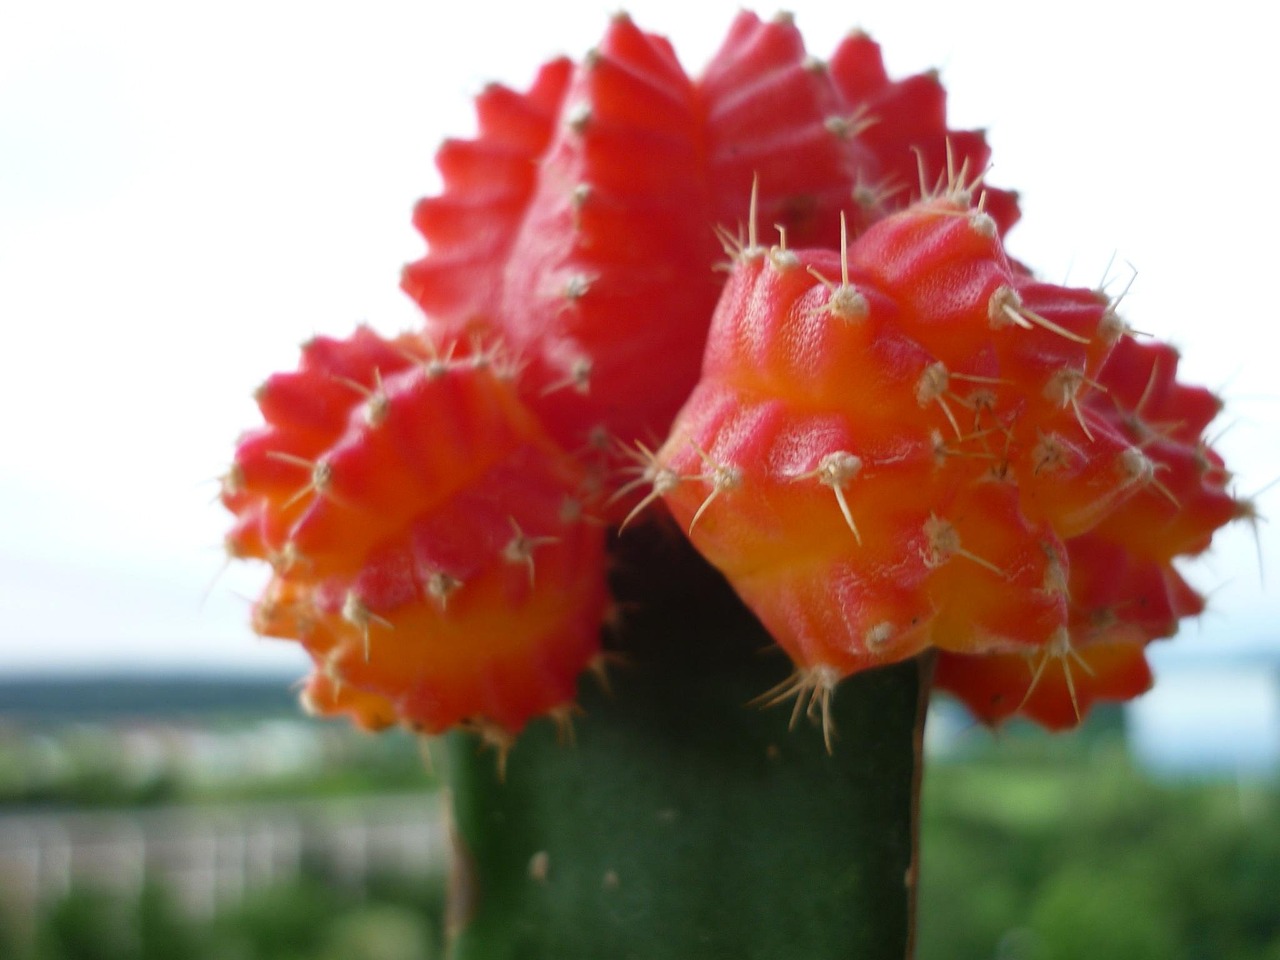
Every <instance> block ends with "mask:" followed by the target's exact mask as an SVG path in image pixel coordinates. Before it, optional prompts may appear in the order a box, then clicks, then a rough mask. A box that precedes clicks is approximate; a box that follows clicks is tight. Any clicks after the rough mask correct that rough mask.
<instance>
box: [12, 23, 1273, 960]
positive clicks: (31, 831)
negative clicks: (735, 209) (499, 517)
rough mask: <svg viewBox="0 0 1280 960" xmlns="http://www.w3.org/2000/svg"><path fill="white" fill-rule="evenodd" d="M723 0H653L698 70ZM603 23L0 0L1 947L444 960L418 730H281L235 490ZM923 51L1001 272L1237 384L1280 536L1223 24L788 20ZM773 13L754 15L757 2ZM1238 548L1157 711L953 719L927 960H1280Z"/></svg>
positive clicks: (1253, 193) (1268, 730)
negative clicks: (477, 127)
mask: <svg viewBox="0 0 1280 960" xmlns="http://www.w3.org/2000/svg"><path fill="white" fill-rule="evenodd" d="M737 8H738V3H737V2H736V0H724V2H722V0H705V2H703V3H701V4H699V5H698V6H697V7H696V8H691V7H690V6H689V4H687V3H677V2H675V0H636V2H635V3H633V4H631V5H630V7H629V10H630V12H631V13H632V15H633V16H634V18H635V19H636V20H637V22H639V24H640V25H641V26H642V27H645V28H646V29H650V30H654V31H657V32H662V33H666V34H668V35H670V36H671V38H672V40H673V41H674V43H675V45H676V48H677V50H678V52H679V53H680V55H681V57H682V60H683V61H684V63H685V65H686V68H687V69H689V70H690V71H691V72H696V71H697V69H698V67H699V65H700V64H701V63H703V62H704V61H705V60H706V59H707V58H708V57H709V56H710V55H711V53H712V52H713V51H714V50H715V49H716V47H717V46H718V44H719V42H720V39H721V37H722V36H723V32H724V30H725V29H726V27H727V24H728V22H729V20H730V18H731V17H732V15H733V14H734V13H735V12H736V10H737ZM613 9H614V5H613V4H612V3H606V2H604V0H581V2H562V3H558V4H557V5H556V6H555V9H554V11H552V10H550V9H548V7H547V5H539V4H517V3H499V2H483V0H477V2H473V3H469V4H461V5H453V4H450V5H443V4H440V3H438V2H435V0H370V2H368V3H364V4H361V5H360V7H359V10H358V12H357V10H356V8H355V6H354V5H339V4H317V3H310V4H306V3H301V2H293V0H259V2H252V3H251V2H248V0H228V2H224V3H221V4H218V5H217V6H216V7H208V6H204V5H196V4H191V3H174V2H160V0H118V2H116V3H112V4H109V5H102V4H96V3H89V2H58V0H42V2H37V0H9V2H7V3H5V4H3V5H0V324H2V325H3V327H2V329H3V335H4V338H3V347H0V403H2V404H3V409H4V410H5V411H6V414H7V416H6V418H5V423H4V440H3V442H0V957H4V958H8V957H14V958H20V960H25V958H40V960H53V958H77V960H79V958H98V957H102V958H117V957H118V958H133V957H149V958H150V957H156V958H158V957H184V958H187V957H190V958H197V960H199V958H206V957H207V958H245V960H248V958H259V957H261V958H277V957H281V958H283V957H293V958H316V957H321V958H330V957H332V958H354V960H359V958H362V957H370V958H386V960H394V958H399V957H406V958H408V957H430V956H433V955H434V951H435V945H436V944H437V943H438V941H439V938H440V935H441V934H440V912H439V911H440V898H441V893H440V891H441V889H442V883H443V881H442V876H443V870H444V843H443V839H442V833H441V829H442V828H441V824H440V819H439V815H438V806H437V799H436V794H435V791H434V781H433V779H432V776H431V774H430V773H429V772H426V770H425V769H424V766H423V763H422V759H421V755H420V747H419V745H418V744H417V743H416V742H415V741H414V740H413V739H412V738H410V737H407V736H403V735H399V734H393V735H384V736H381V737H377V738H369V737H363V736H359V735H357V734H355V733H353V732H351V731H349V730H348V729H346V728H345V727H343V726H341V725H334V724H322V723H318V722H314V721H310V720H306V719H304V718H302V717H301V716H300V715H299V712H298V710H297V708H296V706H295V704H294V699H293V693H292V691H291V689H290V686H291V684H292V682H293V681H294V680H296V679H297V678H298V677H300V676H301V675H302V673H303V672H304V670H305V663H304V658H303V656H302V655H301V653H300V652H299V651H298V650H296V649H294V648H292V647H291V646H289V645H287V644H281V643H277V642H273V641H263V640H260V639H257V638H255V637H254V636H253V635H252V633H251V631H250V630H249V629H248V626H247V620H248V612H249V603H250V602H251V599H252V598H253V597H254V596H255V595H256V593H257V592H258V590H260V589H261V587H262V585H263V583H264V582H265V573H264V571H263V570H260V569H255V568H253V567H251V566H248V565H238V566H236V567H231V568H227V569H224V562H223V556H222V548H221V543H222V536H223V532H224V529H225V526H226V521H227V518H226V516H225V515H224V513H223V511H222V510H221V508H220V507H219V506H218V505H217V504H216V502H215V498H216V493H217V478H218V477H219V476H220V474H221V473H222V472H223V470H224V469H225V467H226V464H227V463H228V462H229V459H230V455H231V450H232V446H233V444H234V441H235V438H236V436H237V434H238V433H239V432H240V430H242V429H244V428H246V427H248V426H252V425H254V424H256V423H257V422H258V418H257V413H256V410H255V408H254V406H253V404H252V401H251V399H250V392H251V390H252V389H253V387H254V386H255V385H256V384H257V383H258V382H259V381H261V380H262V379H263V378H264V377H265V376H266V374H268V373H269V372H271V371H273V370H277V369H284V368H290V367H292V366H293V365H294V364H295V362H296V350H297V344H299V343H300V342H301V341H303V340H304V339H306V338H307V337H309V336H311V335H313V334H316V333H328V334H336V335H343V334H345V333H346V332H348V331H349V330H350V329H351V327H352V326H353V325H354V324H355V323H356V322H359V321H367V322H369V323H371V324H372V325H373V326H374V327H376V328H377V329H379V330H381V331H383V332H388V333H390V332H395V331H397V330H399V329H401V328H404V327H407V326H411V325H413V324H415V323H416V317H415V316H414V312H413V309H412V308H411V307H410V305H409V303H408V301H407V300H406V299H405V298H403V297H402V296H401V295H400V293H399V291H398V288H397V278H398V271H399V267H400V265H401V264H402V263H404V262H406V261H408V260H410V259H413V258H416V257H417V256H419V255H420V252H421V244H420V241H419V239H418V238H417V237H416V235H415V234H414V233H413V231H412V230H411V228H410V226H409V211H410V209H411V207H412V204H413V202H414V201H415V200H416V199H417V198H418V197H420V196H422V195H425V194H429V193H431V192H433V191H434V190H435V189H436V188H437V186H438V180H437V177H436V174H435V171H434V168H433V166H432V155H433V153H434V151H435V148H436V146H437V144H438V143H439V141H440V140H441V139H442V138H443V137H445V136H465V135H467V134H468V133H469V132H471V131H472V130H473V121H472V118H471V114H470V106H469V100H470V97H471V96H472V95H473V94H474V93H475V92H477V91H478V90H479V89H480V87H481V86H482V85H483V84H484V83H485V82H487V81H489V80H494V79H497V80H500V81H503V82H506V83H508V84H511V85H514V86H522V85H524V84H526V83H527V82H528V80H529V79H530V78H531V77H532V74H533V71H534V69H535V68H536V66H537V64H539V63H540V62H542V61H543V60H545V59H547V58H548V57H550V56H553V55H555V54H558V53H569V54H572V55H574V56H580V55H581V54H582V53H583V52H584V51H585V50H586V49H587V48H589V47H590V46H591V44H592V43H593V42H594V41H595V40H596V39H598V37H599V36H600V34H601V33H602V31H603V29H604V26H605V23H606V18H607V15H608V14H609V13H610V12H612V10H613ZM791 9H792V10H793V11H794V12H795V14H796V17H797V22H798V24H799V26H800V28H801V29H802V31H803V32H804V33H805V35H806V37H807V39H808V42H809V47H810V50H811V51H812V52H814V53H815V54H817V55H819V56H822V55H825V54H826V53H828V52H829V51H830V50H831V49H832V48H833V47H834V45H835V43H836V41H837V39H838V37H839V36H841V35H842V34H843V33H844V32H845V31H847V30H849V29H850V28H853V27H855V26H860V27H862V28H863V29H865V30H867V31H868V32H870V33H871V34H872V36H873V37H875V38H876V39H877V40H879V41H880V43H881V44H882V45H883V48H884V52H885V57H886V61H887V64H888V67H889V69H890V72H891V73H892V74H893V75H895V76H904V75H907V74H910V73H915V72H919V71H921V70H926V69H931V68H937V69H939V70H940V72H941V77H942V80H943V82H944V83H945V84H946V85H947V88H948V90H949V91H950V108H951V118H952V126H955V127H984V128H986V129H987V130H988V131H989V137H990V140H991V143H992V146H993V151H994V166H993V169H992V170H991V172H990V174H989V178H988V179H989V180H990V182H991V183H993V184H996V185H999V186H1003V187H1011V188H1015V189H1017V190H1019V191H1020V192H1021V196H1022V207H1023V212H1024V219H1023V221H1022V223H1021V224H1020V225H1019V226H1018V227H1016V228H1015V230H1014V231H1013V233H1012V234H1011V236H1010V241H1009V245H1010V249H1011V252H1012V253H1013V254H1014V255H1015V256H1017V257H1018V258H1019V259H1021V260H1023V261H1024V262H1026V263H1028V264H1030V265H1032V266H1033V267H1034V268H1035V269H1037V270H1038V271H1039V272H1040V273H1041V274H1042V275H1043V276H1045V277H1046V278H1048V279H1052V280H1055V281H1059V282H1063V281H1065V282H1071V283H1077V284H1080V285H1085V286H1095V285H1097V284H1098V283H1099V282H1101V281H1102V280H1103V278H1104V276H1108V275H1109V276H1110V278H1111V280H1112V284H1113V285H1112V289H1113V290H1118V289H1119V288H1120V287H1122V286H1123V285H1124V284H1126V283H1128V282H1129V280H1130V279H1133V285H1132V288H1131V291H1130V293H1129V295H1128V296H1127V297H1126V299H1125V316H1126V319H1127V320H1128V321H1129V322H1130V324H1131V325H1132V326H1134V327H1135V328H1137V329H1140V330H1144V331H1149V332H1151V333H1154V334H1156V335H1158V336H1159V337H1160V338H1161V339H1165V340H1171V341H1173V342H1174V343H1176V344H1177V345H1178V346H1180V347H1181V348H1182V350H1183V365H1182V368H1181V375H1182V377H1183V379H1186V380H1189V381H1192V382H1198V383H1204V384H1207V385H1209V386H1211V387H1213V388H1215V389H1217V390H1219V391H1220V392H1221V393H1222V394H1223V395H1224V397H1225V399H1226V401H1227V412H1226V414H1225V415H1224V416H1223V418H1222V420H1221V431H1222V432H1221V434H1220V437H1219V439H1217V441H1216V444H1217V447H1218V449H1219V450H1220V451H1221V452H1222V453H1223V454H1224V456H1225V457H1226V460H1227V462H1228V464H1229V465H1230V466H1231V467H1232V469H1233V470H1234V471H1235V472H1236V474H1237V490H1238V493H1240V494H1241V495H1245V496H1256V497H1257V504H1258V510H1259V512H1260V514H1261V515H1262V516H1264V517H1265V516H1266V515H1267V514H1269V513H1270V514H1275V513H1277V512H1280V489H1276V488H1272V487H1269V486H1268V485H1269V484H1271V483H1273V482H1274V481H1275V480H1276V479H1277V478H1280V388H1278V387H1277V385H1276V384H1277V380H1276V375H1275V370H1274V369H1273V367H1272V364H1274V363H1275V362H1276V360H1275V357H1276V356H1277V349H1276V348H1277V347H1278V346H1280V337H1278V336H1277V333H1276V330H1277V326H1278V323H1277V320H1278V319H1280V318H1278V317H1277V313H1278V312H1280V308H1277V306H1276V304H1277V302H1278V301H1277V298H1276V296H1275V293H1274V290H1273V289H1272V288H1271V286H1270V284H1271V282H1272V281H1273V280H1274V278H1275V271H1274V266H1273V264H1274V261H1275V258H1276V255H1277V254H1278V253H1280V249H1278V248H1277V241H1276V231H1275V227H1274V225H1275V224H1276V223H1278V222H1280V199H1277V194H1276V193H1273V192H1272V191H1273V189H1274V188H1273V187H1272V185H1271V184H1270V183H1269V178H1268V175H1267V172H1268V170H1269V164H1270V161H1271V159H1272V158H1274V157H1275V156H1276V155H1277V152H1278V148H1280V142H1278V141H1280V135H1278V132H1280V124H1278V122H1277V119H1276V117H1275V115H1274V111H1271V110H1270V109H1269V108H1268V106H1267V105H1268V104H1270V103H1272V102H1273V101H1274V100H1275V98H1276V95H1277V94H1280V81H1277V80H1276V78H1275V75H1274V72H1273V69H1272V66H1271V60H1272V56H1273V54H1272V50H1271V48H1270V40H1269V36H1270V35H1269V33H1268V31H1267V30H1266V29H1264V28H1263V24H1261V23H1260V22H1258V17H1259V16H1260V15H1259V14H1257V13H1252V12H1250V11H1249V9H1248V8H1246V6H1245V4H1244V3H1243V2H1234V0H1227V2H1222V3H1218V4H1215V5H1213V7H1212V8H1206V9H1202V10H1198V11H1196V13H1195V15H1194V16H1189V15H1188V16H1180V17H1173V16H1162V17H1161V16H1154V15H1153V14H1152V13H1151V8H1150V7H1149V6H1148V5H1145V4H1138V3H1136V2H1135V3H1126V2H1111V3H1102V2H1096V0H1085V2H1081V3H1076V4H1073V5H1071V6H1070V7H1069V8H1067V7H1063V8H1060V9H1057V8H1055V11H1054V12H1052V13H1051V12H1049V11H1048V10H1047V9H1046V8H1044V7H1041V6H1039V5H1032V4H1019V3H1012V2H1009V3H989V4H985V5H978V6H974V5H964V6H961V5H955V4H946V5H944V4H941V3H923V2H922V3H916V4H902V3H890V2H887V0H864V2H862V3H859V4H833V3H830V2H826V0H823V2H819V0H797V2H795V3H793V4H792V5H791ZM758 12H760V13H761V14H764V15H767V14H769V13H771V12H772V10H771V9H770V8H758ZM1278 546H1280V534H1277V532H1276V527H1275V525H1274V524H1271V525H1268V524H1266V523H1265V522H1263V523H1259V524H1257V525H1256V526H1255V527H1254V528H1251V527H1249V526H1248V525H1245V524H1238V525H1236V527H1235V528H1233V529H1230V530H1227V531H1225V532H1224V533H1223V534H1222V535H1220V536H1219V538H1218V539H1217V541H1215V546H1214V548H1213V550H1212V551H1211V553H1210V554H1209V555H1208V556H1206V557H1203V558H1199V559H1197V560H1196V561H1195V562H1194V563H1192V564H1189V565H1188V566H1187V568H1186V573H1187V576H1188V577H1189V578H1190V579H1191V581H1192V582H1193V583H1194V584H1195V585H1196V586H1198V587H1199V588H1200V589H1201V590H1202V591H1204V592H1206V593H1207V594H1208V595H1209V598H1210V612H1209V613H1208V614H1206V615H1205V616H1204V617H1203V618H1201V620H1200V621H1199V622H1197V623H1191V624H1189V625H1188V626H1187V627H1186V629H1184V631H1183V635H1182V636H1180V637H1179V638H1178V639H1177V640H1176V641H1175V642H1172V643H1166V644H1160V645H1158V646H1157V647H1156V648H1155V649H1154V650H1153V655H1152V659H1153V661H1154V664H1155V667H1156V671H1157V675H1158V685H1157V688H1156V690H1155V691H1154V692H1153V693H1151V694H1149V695H1147V696H1146V697H1144V698H1142V699H1141V700H1139V701H1137V702H1136V703H1135V704H1134V705H1132V706H1131V707H1128V708H1125V709H1121V708H1114V709H1109V710H1099V711H1097V712H1096V714H1095V715H1094V716H1093V717H1092V718H1091V720H1090V722H1089V723H1088V724H1087V725H1086V727H1085V728H1084V729H1083V730H1082V731H1081V732H1079V733H1077V734H1074V735H1071V736H1063V737H1055V738H1049V737H1044V736H1041V735H1037V734H1035V733H1034V732H1032V731H1029V730H1024V729H1021V728H1018V727H1016V726H1015V727H1011V728H1009V729H1008V730H1005V731H1003V732H1002V733H1000V734H999V735H998V736H995V737H993V736H991V735H990V734H988V733H986V732H985V731H982V730H980V729H977V728H975V727H974V726H973V725H972V724H971V723H970V722H969V721H968V719H967V718H965V717H964V716H963V715H962V714H961V713H960V712H959V711H958V710H956V709H955V708H953V706H952V705H950V704H945V703H944V704H939V705H938V706H937V708H936V709H935V711H934V716H933V717H932V718H931V721H930V752H931V757H932V760H931V766H930V770H929V773H928V776H927V777H926V789H925V827H924V839H925V850H926V856H925V862H924V879H923V889H922V904H921V906H922V919H923V928H922V931H921V933H922V942H921V950H920V956H921V957H922V958H925V960H930V958H953V957H955V958H969V957H972V958H1001V960H1015V958H1026V960H1031V958H1037V960H1045V958H1055V957H1063V958H1066V957H1078V956H1084V955H1087V956H1090V957H1093V958H1108V957H1113V956H1114V957H1122V956H1123V957H1125V958H1134V957H1148V956H1149V957H1161V958H1163V957H1187V958H1199V957H1205V958H1215V960H1216V958H1228V957H1274V958H1278V960H1280V908H1277V903H1278V902H1280V894H1278V893H1277V892H1278V891H1280V793H1278V791H1277V769H1280V643H1277V640H1278V639H1280V601H1278V600H1277V599H1276V596H1275V591H1274V589H1270V590H1269V589H1268V588H1267V586H1266V579H1267V576H1268V574H1269V573H1271V574H1272V576H1273V568H1274V566H1275V564H1276V562H1277V559H1280V549H1277V547H1278Z"/></svg>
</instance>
